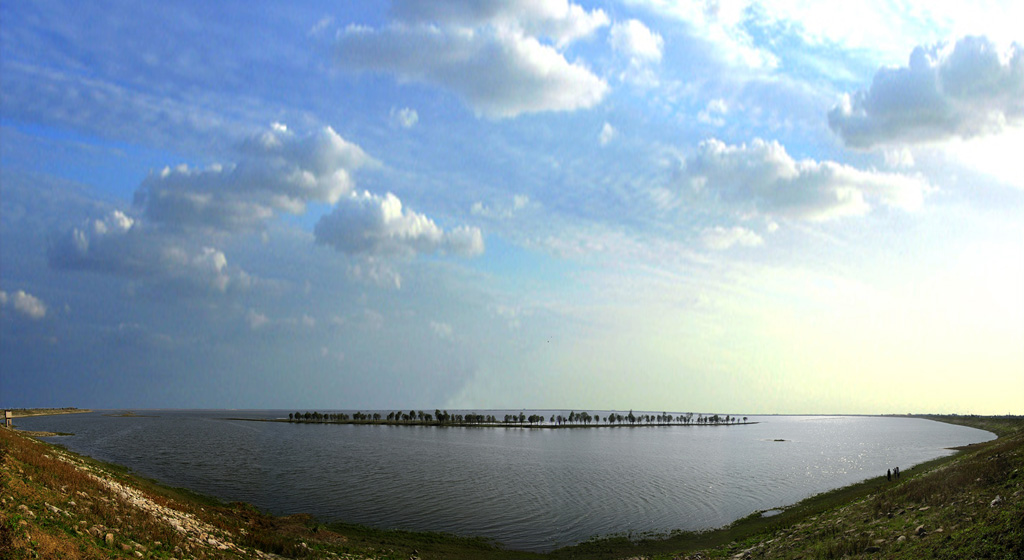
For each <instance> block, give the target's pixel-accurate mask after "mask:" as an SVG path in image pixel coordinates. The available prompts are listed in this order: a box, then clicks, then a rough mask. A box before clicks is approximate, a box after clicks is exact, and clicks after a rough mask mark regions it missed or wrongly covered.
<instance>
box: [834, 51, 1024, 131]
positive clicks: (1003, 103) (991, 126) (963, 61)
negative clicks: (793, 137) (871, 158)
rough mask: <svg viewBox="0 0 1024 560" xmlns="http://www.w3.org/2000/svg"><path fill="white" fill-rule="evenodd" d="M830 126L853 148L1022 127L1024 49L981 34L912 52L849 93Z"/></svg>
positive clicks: (835, 112)
mask: <svg viewBox="0 0 1024 560" xmlns="http://www.w3.org/2000/svg"><path fill="white" fill-rule="evenodd" d="M828 120H829V125H830V126H831V127H832V130H833V131H834V132H835V133H836V134H838V135H839V136H840V137H841V138H842V139H843V141H844V142H845V143H846V144H847V145H848V146H851V147H855V148H871V147H874V146H879V145H886V144H897V143H921V142H931V141H940V140H945V139H949V138H957V137H958V138H972V137H975V136H980V135H985V134H991V133H996V132H999V131H1001V130H1003V129H1004V128H1005V127H1007V126H1012V125H1019V124H1021V123H1024V49H1022V48H1021V47H1020V45H1018V44H1016V43H1014V44H1013V45H1011V46H1010V47H1009V48H1008V49H1005V50H1000V49H999V48H998V47H997V46H996V45H995V44H994V43H993V42H992V41H991V40H989V39H988V38H986V37H965V38H963V39H960V40H959V41H957V42H956V43H955V44H952V45H950V44H937V45H932V46H927V47H917V48H916V49H914V51H913V53H911V55H910V62H909V65H908V66H904V67H900V68H882V69H881V70H879V71H878V72H877V73H876V74H875V77H874V80H873V81H872V83H871V87H870V88H869V89H867V90H860V91H857V92H855V93H853V94H846V95H844V96H843V97H842V100H841V101H840V102H839V104H838V105H836V106H835V107H834V108H833V109H832V110H831V111H830V112H829V115H828Z"/></svg>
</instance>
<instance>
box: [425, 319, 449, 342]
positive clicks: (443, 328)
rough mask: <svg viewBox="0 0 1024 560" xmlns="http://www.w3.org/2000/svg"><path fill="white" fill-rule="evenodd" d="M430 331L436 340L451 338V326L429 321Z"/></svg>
mask: <svg viewBox="0 0 1024 560" xmlns="http://www.w3.org/2000/svg"><path fill="white" fill-rule="evenodd" d="M430 330H431V331H432V332H433V333H434V335H435V336H437V337H438V338H442V339H445V340H451V338H452V326H451V325H449V324H448V323H444V322H441V321H431V322H430Z"/></svg>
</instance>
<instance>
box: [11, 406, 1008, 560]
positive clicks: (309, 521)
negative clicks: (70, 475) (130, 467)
mask: <svg viewBox="0 0 1024 560" xmlns="http://www.w3.org/2000/svg"><path fill="white" fill-rule="evenodd" d="M921 418H926V419H929V420H935V421H940V422H941V421H945V418H943V417H924V416H922V417H921ZM993 422H995V420H993V419H991V418H985V417H982V418H977V419H970V418H967V419H958V420H957V421H951V422H947V423H953V424H962V425H969V426H971V427H976V428H979V429H985V430H988V431H990V432H992V433H994V434H996V435H997V439H995V440H991V441H989V442H984V443H980V444H975V445H974V446H968V449H966V450H962V451H958V452H957V453H953V454H951V455H948V456H945V457H940V458H937V459H934V460H932V461H929V462H926V463H922V464H919V465H917V466H916V467H914V468H912V469H908V470H907V471H906V472H905V473H904V474H905V476H904V479H903V480H901V481H900V482H898V483H890V482H887V481H885V477H884V476H879V477H876V478H873V479H868V480H865V481H863V482H861V483H857V484H854V485H850V486H847V487H843V488H839V489H836V490H833V491H830V492H826V493H823V494H819V495H816V496H812V497H810V498H807V499H805V500H802V501H800V502H798V503H796V504H792V505H790V506H786V507H784V508H777V510H781V511H780V512H779V513H778V514H776V515H773V516H771V517H763V516H762V515H761V514H762V512H755V513H753V514H751V515H750V516H748V517H746V518H743V519H740V520H738V521H736V522H734V523H732V524H730V525H728V526H726V527H723V528H719V529H714V530H710V531H703V532H698V533H681V532H679V533H671V534H669V535H651V536H649V537H655V538H647V539H640V538H636V536H633V537H632V538H631V537H630V536H628V535H612V536H604V537H597V538H594V539H591V540H590V541H587V542H583V543H579V544H576V545H572V546H568V547H563V548H560V549H557V550H554V551H552V552H550V553H547V554H539V553H529V552H521V551H515V550H507V549H503V548H501V547H500V545H498V546H495V544H494V543H490V542H488V541H485V540H483V539H474V538H471V537H470V538H465V537H456V536H452V535H445V534H438V533H417V532H407V531H396V530H387V529H373V528H370V527H365V526H358V525H349V524H340V523H333V524H323V523H321V522H319V521H318V520H316V519H314V518H312V517H310V516H303V515H299V516H286V517H274V516H269V515H265V514H263V513H260V512H258V511H257V510H256V509H255V508H254V507H252V506H251V505H247V504H238V503H235V504H230V505H225V504H220V503H219V502H216V500H212V499H211V498H208V497H205V496H201V495H198V494H195V493H193V492H190V491H187V490H182V489H173V488H168V487H166V486H163V485H160V484H158V483H156V482H154V481H148V480H145V479H141V478H139V477H136V476H134V475H130V474H128V472H127V469H125V468H124V467H119V466H116V465H108V464H103V463H100V462H98V461H95V460H93V459H91V458H88V457H86V456H80V455H77V454H74V453H71V452H69V451H67V450H64V449H63V448H62V447H61V446H59V444H51V443H49V442H39V441H38V440H35V439H34V438H29V437H26V436H27V435H28V434H26V433H25V432H20V431H8V430H3V431H2V432H4V433H9V434H10V433H15V434H17V436H15V437H18V438H19V439H25V440H30V441H33V442H35V443H36V444H38V445H42V446H45V449H49V450H50V453H46V454H43V456H44V457H45V456H48V455H49V456H53V455H57V456H58V457H61V458H62V459H61V460H62V461H66V460H67V459H66V458H67V457H71V458H72V459H71V461H72V462H76V461H77V462H78V463H80V464H81V465H85V467H84V468H85V469H87V470H89V469H92V472H104V471H105V472H106V475H107V477H108V478H110V479H111V480H113V481H114V482H117V483H119V484H122V485H126V486H128V487H130V488H134V489H136V490H137V491H139V492H143V491H148V492H152V493H155V494H157V498H160V497H161V496H163V498H162V499H164V500H166V499H167V498H166V497H167V496H168V495H171V496H174V498H173V499H174V500H175V501H176V503H178V505H179V506H180V508H184V509H185V510H190V511H193V514H194V515H198V516H200V517H202V516H203V515H205V514H207V513H209V514H211V515H214V516H219V517H218V518H219V519H220V523H221V524H224V523H227V524H228V525H230V526H233V527H235V529H236V531H234V532H233V533H232V534H233V535H234V537H232V538H234V539H235V540H234V541H230V542H231V543H233V546H237V547H240V548H239V549H238V552H239V553H241V554H242V557H261V558H266V557H272V556H268V553H272V554H280V553H287V552H288V551H290V552H291V554H289V555H290V556H293V557H304V556H311V555H310V554H305V555H304V554H302V551H303V550H308V551H312V550H314V549H316V550H318V551H321V552H324V553H329V554H330V555H333V556H330V555H327V554H325V555H324V556H317V555H312V556H313V557H339V558H408V557H411V556H416V557H421V558H444V557H460V558H462V557H465V558H570V557H571V558H624V557H630V556H639V555H643V556H646V557H650V558H662V557H664V558H676V557H678V558H697V556H692V557H688V556H685V555H684V554H690V553H694V552H696V551H703V552H701V554H705V553H710V552H711V551H717V553H716V554H715V556H719V555H721V556H732V555H733V553H732V552H731V551H732V550H734V549H735V550H736V552H745V551H747V549H751V548H754V549H758V550H764V551H768V550H774V551H775V552H776V553H780V554H771V555H767V556H764V557H776V556H778V557H789V554H788V552H787V553H785V554H781V553H782V552H784V551H782V550H779V549H778V547H779V546H782V545H780V544H778V543H779V539H780V535H783V534H784V535H785V541H784V542H785V543H786V545H785V546H787V547H789V548H787V549H786V550H787V551H789V552H794V551H795V548H794V547H797V548H799V546H800V545H799V544H798V543H801V542H805V543H814V542H817V543H818V544H817V545H815V546H819V545H820V546H824V544H822V543H821V542H819V541H823V539H824V542H827V543H835V542H845V540H848V539H847V538H846V537H844V535H850V534H852V535H854V536H855V537H856V538H854V539H853V540H854V541H856V542H855V545H856V546H855V547H854V548H856V547H860V550H856V551H854V550H852V549H851V550H849V551H848V552H849V553H853V552H859V553H863V552H864V551H865V550H868V549H872V548H876V547H877V548H878V549H879V550H883V549H885V550H887V554H888V552H894V553H897V552H899V551H900V550H903V549H906V550H907V551H912V550H916V549H915V546H919V545H922V544H923V543H928V542H932V541H936V540H938V539H932V541H927V540H926V539H925V538H922V537H921V536H920V534H916V533H915V529H914V527H911V528H910V532H909V533H906V531H907V529H906V528H903V529H902V530H903V531H904V532H905V534H900V535H899V537H904V540H903V541H899V537H895V538H892V539H886V538H872V539H868V540H865V538H863V537H862V536H861V532H857V531H856V527H851V528H850V529H848V531H854V532H853V533H847V532H846V531H844V532H842V533H837V534H827V533H826V534H820V533H821V531H820V529H819V528H820V527H825V526H826V522H825V521H824V518H825V517H828V518H829V519H831V518H832V517H835V516H836V515H839V516H840V517H841V518H847V517H849V513H848V510H851V509H854V508H861V509H864V508H867V509H868V511H865V512H864V513H862V514H859V516H858V519H857V520H856V521H850V524H851V525H859V524H869V523H873V524H875V525H877V524H878V522H879V521H880V520H890V522H891V520H892V519H893V516H894V515H895V516H896V519H901V518H902V517H903V516H904V515H906V519H907V520H910V519H913V522H914V523H917V522H918V521H924V517H926V516H927V512H928V511H929V510H930V509H931V508H935V511H939V510H940V508H941V507H942V505H943V504H931V505H921V504H922V503H925V502H928V500H927V499H925V500H920V501H919V502H918V501H915V503H914V504H912V505H913V507H909V506H904V505H902V504H895V505H892V506H891V507H888V508H882V509H881V510H879V511H880V512H881V515H878V514H872V512H871V511H870V510H871V504H870V503H869V502H872V501H874V502H878V501H879V500H881V501H882V502H884V503H888V502H890V501H892V500H890V498H891V497H892V496H890V494H896V495H900V494H902V493H906V491H907V489H909V488H911V487H913V486H915V485H917V484H918V483H919V482H920V483H928V481H931V482H932V483H935V482H942V477H943V475H944V473H946V476H951V475H949V474H948V473H947V471H950V470H952V469H954V468H956V467H957V466H958V465H960V464H963V463H970V464H969V465H966V467H965V470H966V471H967V472H970V473H971V474H972V476H973V474H975V471H977V470H978V469H979V467H978V465H977V464H975V463H991V462H992V458H991V457H993V456H1002V455H1005V454H1007V451H1012V452H1014V453H1015V454H1016V455H1015V456H1016V457H1017V463H1020V462H1022V460H1021V458H1020V456H1021V454H1022V453H1021V451H1022V449H1024V445H1022V441H1021V440H1022V431H1021V425H1022V424H1024V419H1020V418H1017V419H1008V420H1005V421H1004V422H1003V423H1002V424H999V425H994V424H993ZM985 423H988V425H985ZM993 428H995V429H993ZM996 430H998V431H996ZM5 439H6V436H5ZM0 443H2V444H4V448H5V450H9V448H10V447H12V446H11V445H10V444H9V443H8V442H6V441H4V442H0ZM1015 464H1016V463H1015ZM89 465H93V466H92V467H90V466H89ZM1010 466H1014V465H1008V466H1007V468H1009V467H1010ZM3 469H4V472H3V478H4V482H5V484H4V486H5V487H8V488H12V489H13V488H14V487H15V486H17V484H8V483H9V482H10V481H12V480H18V479H21V482H25V481H24V478H25V477H27V478H28V481H29V482H30V483H31V482H32V476H31V475H29V474H27V473H18V474H14V473H12V472H11V469H9V468H8V465H7V462H6V461H5V463H4V465H3ZM1013 472H1015V473H1017V472H1019V470H1016V471H1013ZM19 475H23V476H19ZM1021 478H1024V477H1017V479H1016V486H1017V488H1016V489H1015V490H1014V489H1010V490H1014V491H1016V492H1017V493H1016V494H1012V492H1011V493H1009V494H1008V495H1006V496H1004V497H1002V498H1001V499H1004V500H1007V501H1011V500H1012V501H1013V505H1014V507H1016V508H1017V509H1016V511H1018V512H1019V511H1020V509H1021V500H1020V494H1021V490H1020V489H1019V487H1020V486H1021ZM936 479H937V480H936ZM971 480H972V481H973V478H972V479H971ZM979 480H980V479H979ZM969 482H970V481H968V483H965V484H969ZM997 482H1000V481H999V480H998V479H997V480H995V481H993V484H995V483H997ZM5 493H7V492H5ZM911 494H912V495H914V496H916V494H913V493H911ZM73 497H74V496H68V497H63V498H64V500H63V501H61V500H60V499H58V498H53V499H52V500H51V501H49V502H46V505H47V506H50V505H53V507H56V508H57V509H59V510H61V511H63V512H65V513H66V512H69V511H74V509H75V508H74V506H71V507H67V504H69V503H74V500H73V499H70V498H73ZM984 497H985V499H984V500H982V501H984V502H985V504H983V505H985V506H986V507H988V506H987V504H988V501H989V500H994V499H995V498H994V497H993V496H989V495H988V494H985V496H984ZM4 499H5V500H6V499H7V498H6V497H5V498H4ZM150 499H151V501H155V502H159V501H160V499H155V500H154V499H152V498H150ZM974 501H978V500H974ZM58 502H60V503H58ZM866 503H867V504H868V505H864V504H866ZM9 505H10V504H7V503H6V501H5V504H4V509H6V510H8V511H15V508H14V507H13V506H11V507H10V508H9V509H8V507H9ZM22 505H24V504H22ZM37 505H38V504H37ZM196 507H198V508H199V512H195V511H194V510H195V509H196ZM876 507H877V506H876ZM992 507H993V508H994V507H995V506H992ZM908 508H909V509H908ZM922 508H923V509H922ZM33 509H35V510H36V511H38V508H33ZM47 510H48V508H43V510H42V511H39V512H38V513H37V514H36V515H39V514H42V515H48V513H47ZM19 511H20V506H19ZM50 511H51V512H52V510H50ZM908 511H909V512H911V513H907V512H908ZM894 512H897V513H894ZM982 512H983V513H986V510H984V509H983V508H982ZM886 514H888V516H886ZM976 515H980V514H976ZM26 520H27V516H21V519H18V520H17V523H18V525H19V527H24V526H23V525H21V524H20V522H21V521H26ZM830 522H831V521H830ZM253 526H256V527H258V528H259V530H260V531H263V532H266V534H262V535H261V536H259V537H258V538H257V535H255V534H253V532H252V531H253V530H254V529H253ZM917 526H924V527H928V528H926V529H922V532H927V533H931V534H934V532H935V531H936V529H938V531H937V534H939V535H943V536H945V535H946V534H949V536H950V537H952V536H953V534H954V532H955V531H956V530H957V529H953V528H951V527H949V526H948V525H947V526H946V528H945V530H943V527H942V526H938V527H935V526H929V525H928V524H927V523H918V525H917ZM238 529H240V530H241V532H239V531H238ZM995 529H999V527H995ZM36 530H42V529H41V528H39V529H36V528H33V529H32V531H36ZM172 530H173V528H172ZM75 531H76V530H74V529H72V530H69V531H65V534H64V535H63V538H70V539H72V540H81V539H85V540H86V541H89V542H92V541H95V540H97V539H96V538H95V537H94V536H91V535H89V534H88V533H86V534H84V535H79V534H78V533H81V531H78V533H76V532H75ZM868 532H872V533H876V532H877V529H876V530H875V531H868ZM245 533H247V534H248V538H246V539H242V537H245V536H246V535H245ZM908 534H909V535H910V536H909V537H908ZM794 535H800V536H794ZM872 536H873V537H880V536H881V535H879V534H875V535H872ZM57 537H62V536H61V535H57ZM119 537H120V535H117V536H115V540H118V539H119ZM0 538H2V536H0ZM103 538H104V540H103V541H102V543H100V544H99V546H100V547H101V549H104V550H106V549H105V548H103V547H104V546H105V545H106V544H107V543H106V534H104V535H103ZM211 538H212V537H211ZM217 538H220V537H217ZM225 538H226V537H225ZM850 538H853V537H850ZM909 538H912V539H913V540H908V539H909ZM240 539H241V540H243V541H244V542H253V543H255V545H254V547H253V548H246V547H245V546H243V544H244V543H242V544H239V540H240ZM207 540H209V539H207ZM214 540H217V539H216V538H215V539H214ZM875 541H882V542H879V543H875ZM0 542H2V541H0ZM118 542H120V541H119V540H118ZM154 542H158V543H159V544H158V545H157V546H156V547H155V548H156V549H159V548H160V547H161V546H163V545H164V544H165V542H164V541H160V540H159V539H154ZM181 542H182V541H180V540H179V541H178V544H177V545H176V546H179V547H181ZM218 542H219V543H220V545H223V544H225V543H227V542H228V541H225V540H224V539H221V540H219V541H218ZM865 542H867V544H865ZM969 542H970V541H969ZM260 543H262V544H260ZM271 543H277V544H271ZM310 543H313V544H310ZM908 543H909V544H908ZM80 544H82V546H86V544H85V543H80ZM140 544H141V545H142V546H144V547H148V548H150V549H151V550H152V549H153V548H154V547H152V546H150V545H152V544H153V543H152V542H150V543H149V544H148V545H147V544H146V543H140ZM187 544H189V545H190V546H194V547H197V548H196V549H195V551H197V552H198V551H200V550H206V551H207V553H209V554H212V555H214V557H218V556H217V554H218V552H214V551H220V552H219V553H223V552H224V549H219V548H216V547H214V548H212V549H210V547H209V546H206V547H205V548H204V546H203V545H202V543H199V544H196V543H194V542H192V541H188V542H187ZM207 545H208V543H207ZM303 545H305V547H306V548H303ZM218 546H219V545H218ZM130 547H132V548H133V551H137V550H138V549H136V548H134V545H130ZM791 548H792V549H793V550H790V549H791ZM207 549H209V550H207ZM271 549H274V550H278V552H274V551H273V550H271ZM112 550H115V551H117V550H116V549H113V548H112ZM182 550H184V549H182ZM231 550H234V549H231ZM121 552H124V551H121ZM819 552H820V551H819ZM353 553H355V554H356V555H355V556H353V555H352V554H353ZM748 554H751V557H761V556H762V555H759V554H753V553H750V552H748ZM908 554H909V552H908ZM662 555H664V556H662ZM797 555H799V554H797ZM808 555H809V556H812V557H813V556H822V555H821V554H818V553H815V552H814V551H813V550H811V551H809V553H808ZM126 557H127V556H126ZM225 557H227V556H225ZM230 557H237V555H234V554H233V555H231V556H230ZM700 557H702V558H706V557H707V555H705V556H700ZM739 557H740V558H743V557H744V556H743V555H742V554H741V555H740V556H739ZM892 557H900V556H899V555H897V556H892ZM907 557H908V558H912V557H914V556H907Z"/></svg>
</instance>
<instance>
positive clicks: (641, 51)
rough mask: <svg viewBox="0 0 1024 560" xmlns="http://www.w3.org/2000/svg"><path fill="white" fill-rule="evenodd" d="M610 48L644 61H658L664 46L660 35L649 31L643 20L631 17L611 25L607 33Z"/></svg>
mask: <svg viewBox="0 0 1024 560" xmlns="http://www.w3.org/2000/svg"><path fill="white" fill-rule="evenodd" d="M608 42H609V43H611V45H612V48H613V49H615V50H617V51H619V52H622V53H624V54H626V55H628V56H630V57H633V58H635V59H638V60H645V61H660V60H661V52H662V49H663V48H664V46H665V41H664V39H662V38H661V35H659V34H657V33H654V32H653V31H651V30H650V29H649V28H648V27H647V26H646V25H644V24H643V22H641V21H639V20H636V19H631V20H628V21H625V22H617V23H616V24H615V25H612V29H611V31H610V32H609V34H608Z"/></svg>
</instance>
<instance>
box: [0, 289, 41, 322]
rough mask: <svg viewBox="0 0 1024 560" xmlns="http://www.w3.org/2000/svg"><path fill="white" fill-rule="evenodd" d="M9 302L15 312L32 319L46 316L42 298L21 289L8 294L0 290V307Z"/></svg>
mask: <svg viewBox="0 0 1024 560" xmlns="http://www.w3.org/2000/svg"><path fill="white" fill-rule="evenodd" d="M8 304H10V305H11V306H12V307H13V308H14V311H16V312H17V313H19V314H21V315H23V316H25V317H27V318H29V319H34V320H39V319H43V318H45V317H46V311H47V308H46V304H45V303H44V302H43V300H41V299H39V298H37V297H36V296H34V295H32V294H29V293H27V292H25V291H23V290H17V291H15V292H14V293H12V294H10V295H8V293H7V292H5V291H3V290H0V307H7V305H8Z"/></svg>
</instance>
